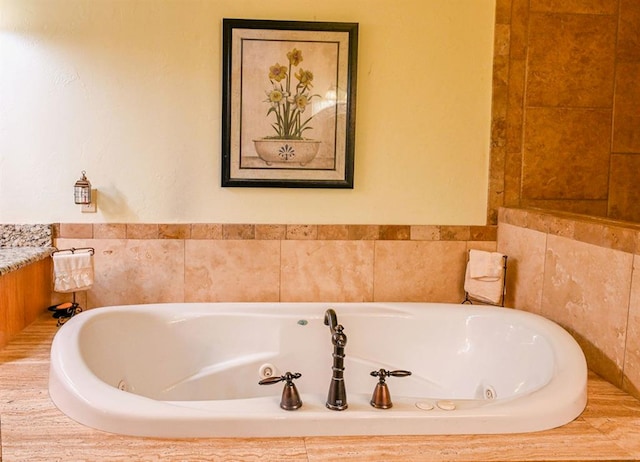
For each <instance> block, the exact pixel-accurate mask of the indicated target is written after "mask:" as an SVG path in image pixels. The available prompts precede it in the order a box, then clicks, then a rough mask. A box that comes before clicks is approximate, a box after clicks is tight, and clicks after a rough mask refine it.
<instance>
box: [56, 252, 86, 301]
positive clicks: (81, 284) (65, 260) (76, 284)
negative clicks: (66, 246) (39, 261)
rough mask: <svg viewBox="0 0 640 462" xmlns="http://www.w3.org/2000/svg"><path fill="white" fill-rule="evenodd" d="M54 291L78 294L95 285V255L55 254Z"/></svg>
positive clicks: (83, 253)
mask: <svg viewBox="0 0 640 462" xmlns="http://www.w3.org/2000/svg"><path fill="white" fill-rule="evenodd" d="M53 278H54V279H53V290H55V291H56V292H76V291H78V290H88V289H90V288H91V286H92V285H93V255H92V254H91V253H90V252H79V253H70V254H67V253H56V254H53Z"/></svg>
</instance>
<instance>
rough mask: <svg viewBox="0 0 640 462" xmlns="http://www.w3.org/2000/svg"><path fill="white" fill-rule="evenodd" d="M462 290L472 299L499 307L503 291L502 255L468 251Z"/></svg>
mask: <svg viewBox="0 0 640 462" xmlns="http://www.w3.org/2000/svg"><path fill="white" fill-rule="evenodd" d="M464 290H465V292H467V294H468V295H469V297H470V298H472V299H475V300H479V301H481V302H485V303H490V304H492V305H499V304H500V303H501V302H502V296H503V290H504V255H503V254H501V253H498V252H485V251H483V250H470V251H469V262H468V263H467V270H466V273H465V276H464Z"/></svg>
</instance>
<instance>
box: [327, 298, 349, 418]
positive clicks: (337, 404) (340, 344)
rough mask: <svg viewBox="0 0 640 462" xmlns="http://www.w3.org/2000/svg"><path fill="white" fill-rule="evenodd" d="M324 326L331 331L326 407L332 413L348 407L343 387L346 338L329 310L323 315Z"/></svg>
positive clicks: (334, 314)
mask: <svg viewBox="0 0 640 462" xmlns="http://www.w3.org/2000/svg"><path fill="white" fill-rule="evenodd" d="M324 324H325V325H327V326H329V329H330V330H331V343H333V367H332V368H331V370H332V371H333V374H332V376H331V383H330V384H329V394H328V396H327V407H328V408H329V409H331V410H334V411H342V410H344V409H346V408H347V407H348V404H347V392H346V389H345V386H344V347H345V345H346V344H347V336H346V335H345V333H344V332H343V330H344V327H342V325H341V324H338V317H337V316H336V312H335V311H334V310H333V309H331V308H329V309H328V310H327V311H326V312H325V314H324Z"/></svg>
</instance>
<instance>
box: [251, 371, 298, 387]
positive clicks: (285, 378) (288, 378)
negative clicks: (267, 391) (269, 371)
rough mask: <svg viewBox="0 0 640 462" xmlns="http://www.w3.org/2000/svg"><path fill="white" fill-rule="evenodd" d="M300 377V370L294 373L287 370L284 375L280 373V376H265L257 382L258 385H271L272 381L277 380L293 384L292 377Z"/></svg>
mask: <svg viewBox="0 0 640 462" xmlns="http://www.w3.org/2000/svg"><path fill="white" fill-rule="evenodd" d="M300 377H302V374H301V373H300V372H296V373H293V374H292V373H291V372H287V373H286V374H284V375H281V376H280V377H275V376H274V377H267V378H265V379H262V380H260V381H259V382H258V385H273V384H274V383H278V382H285V381H286V382H287V384H293V380H294V379H299V378H300Z"/></svg>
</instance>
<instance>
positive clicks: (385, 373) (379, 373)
mask: <svg viewBox="0 0 640 462" xmlns="http://www.w3.org/2000/svg"><path fill="white" fill-rule="evenodd" d="M371 375H372V376H373V377H379V378H380V382H382V383H384V379H385V378H387V377H407V376H409V375H411V371H405V370H402V369H399V370H397V371H387V370H385V369H379V370H377V371H372V372H371Z"/></svg>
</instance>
